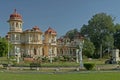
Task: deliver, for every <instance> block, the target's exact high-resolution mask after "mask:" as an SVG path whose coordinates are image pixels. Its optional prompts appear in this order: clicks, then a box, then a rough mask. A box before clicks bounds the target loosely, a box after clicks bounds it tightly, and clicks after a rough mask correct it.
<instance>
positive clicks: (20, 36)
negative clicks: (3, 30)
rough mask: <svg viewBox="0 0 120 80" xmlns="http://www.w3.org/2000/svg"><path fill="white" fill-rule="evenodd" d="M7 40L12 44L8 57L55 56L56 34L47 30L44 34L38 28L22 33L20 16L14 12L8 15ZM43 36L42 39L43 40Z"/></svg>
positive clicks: (51, 30)
mask: <svg viewBox="0 0 120 80" xmlns="http://www.w3.org/2000/svg"><path fill="white" fill-rule="evenodd" d="M7 22H8V23H9V26H10V28H9V32H8V35H7V38H8V40H9V42H11V43H12V44H13V49H12V50H11V51H10V55H19V56H23V55H25V56H30V57H34V56H50V55H52V56H57V46H56V45H57V40H56V39H57V38H56V36H57V33H56V31H55V30H53V29H52V28H48V30H46V31H45V32H44V33H43V32H42V31H41V30H40V29H39V27H38V26H35V27H33V28H32V29H27V30H25V31H23V26H22V25H23V20H22V16H21V15H20V14H18V13H17V12H16V10H15V11H14V12H13V14H11V15H10V18H9V20H8V21H7ZM43 35H44V38H43Z"/></svg>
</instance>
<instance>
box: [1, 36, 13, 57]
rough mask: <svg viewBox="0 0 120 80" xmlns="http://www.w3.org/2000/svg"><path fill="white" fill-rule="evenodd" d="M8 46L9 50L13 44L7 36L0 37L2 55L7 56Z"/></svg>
mask: <svg viewBox="0 0 120 80" xmlns="http://www.w3.org/2000/svg"><path fill="white" fill-rule="evenodd" d="M8 47H9V50H11V48H12V45H11V44H10V43H9V46H8V41H7V40H6V39H5V38H0V57H3V56H6V55H7V53H8Z"/></svg>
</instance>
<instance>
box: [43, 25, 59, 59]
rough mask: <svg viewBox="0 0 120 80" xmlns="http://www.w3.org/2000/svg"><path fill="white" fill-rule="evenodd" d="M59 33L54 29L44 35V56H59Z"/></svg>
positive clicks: (49, 29)
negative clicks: (57, 39)
mask: <svg viewBox="0 0 120 80" xmlns="http://www.w3.org/2000/svg"><path fill="white" fill-rule="evenodd" d="M56 36H57V32H56V31H55V30H53V29H52V28H50V27H49V28H48V30H47V31H45V35H44V44H45V45H44V55H46V56H52V57H54V56H57V46H56V45H57V41H56Z"/></svg>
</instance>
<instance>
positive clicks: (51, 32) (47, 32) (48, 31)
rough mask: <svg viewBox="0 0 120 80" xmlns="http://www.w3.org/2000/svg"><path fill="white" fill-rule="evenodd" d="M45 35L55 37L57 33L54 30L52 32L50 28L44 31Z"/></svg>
mask: <svg viewBox="0 0 120 80" xmlns="http://www.w3.org/2000/svg"><path fill="white" fill-rule="evenodd" d="M45 34H52V35H56V34H57V32H56V31H55V30H53V29H52V28H50V27H49V28H48V30H47V31H45Z"/></svg>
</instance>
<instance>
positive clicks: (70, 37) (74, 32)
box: [65, 29, 78, 41]
mask: <svg viewBox="0 0 120 80" xmlns="http://www.w3.org/2000/svg"><path fill="white" fill-rule="evenodd" d="M76 33H78V30H77V29H73V30H69V31H68V32H67V33H66V35H65V36H67V37H68V38H69V39H70V40H71V41H72V40H73V39H74V36H75V34H76Z"/></svg>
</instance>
